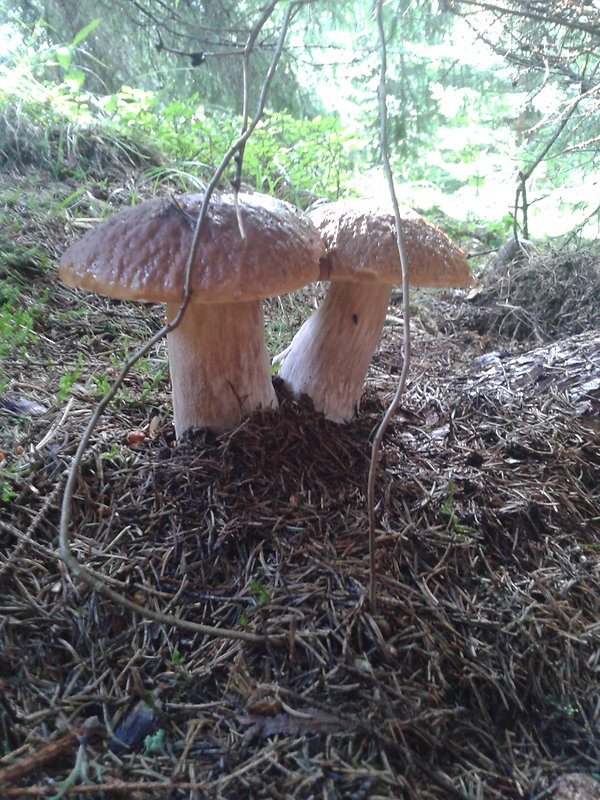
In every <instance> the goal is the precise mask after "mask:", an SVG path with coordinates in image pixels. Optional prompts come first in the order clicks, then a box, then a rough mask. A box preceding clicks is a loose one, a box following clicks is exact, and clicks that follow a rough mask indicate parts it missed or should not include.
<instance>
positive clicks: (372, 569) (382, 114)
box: [367, 0, 410, 611]
mask: <svg viewBox="0 0 600 800" xmlns="http://www.w3.org/2000/svg"><path fill="white" fill-rule="evenodd" d="M382 1H383V0H377V5H376V8H375V13H376V19H377V28H378V31H379V42H380V48H381V66H380V72H379V90H378V94H379V119H380V133H381V157H382V160H383V168H384V172H385V176H386V179H387V183H388V189H389V193H390V197H391V200H392V205H393V207H394V217H395V221H396V243H397V245H398V254H399V256H400V264H401V266H402V316H403V335H404V362H403V364H402V372H401V373H400V380H399V381H398V386H397V388H396V393H395V394H394V397H393V399H392V402H391V403H390V406H389V408H388V410H387V411H386V412H385V415H384V417H383V420H382V421H381V424H380V425H379V428H378V429H377V432H376V433H375V438H374V439H373V446H372V449H371V462H370V464H369V477H368V482H367V503H368V512H369V602H370V604H371V609H372V611H375V608H376V606H377V591H376V580H377V566H376V563H375V475H376V473H377V466H378V464H379V453H380V450H381V442H382V440H383V436H384V434H385V432H386V430H387V427H388V425H389V423H390V420H391V418H392V416H393V415H394V413H395V411H396V408H397V407H398V403H399V402H400V397H401V395H402V392H403V391H404V387H405V386H406V380H407V378H408V370H409V366H410V307H409V296H408V291H409V287H408V261H407V256H406V250H405V247H404V237H403V235H402V232H403V228H402V220H401V218H400V209H399V208H398V198H397V197H396V189H395V186H394V176H393V174H392V168H391V166H390V159H389V154H388V147H387V93H386V74H387V48H386V40H385V31H384V29H383V19H382Z"/></svg>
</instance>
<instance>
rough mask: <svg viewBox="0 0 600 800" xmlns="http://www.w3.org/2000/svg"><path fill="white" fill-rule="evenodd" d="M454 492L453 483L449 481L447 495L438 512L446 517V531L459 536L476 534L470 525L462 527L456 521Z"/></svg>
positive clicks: (454, 485) (454, 486)
mask: <svg viewBox="0 0 600 800" xmlns="http://www.w3.org/2000/svg"><path fill="white" fill-rule="evenodd" d="M455 490H456V484H455V483H454V481H450V482H449V484H448V494H447V495H446V498H445V500H444V501H443V502H442V505H441V507H440V511H441V512H442V514H443V515H444V516H446V517H448V518H449V519H448V530H449V531H452V532H453V533H457V534H459V535H461V536H463V535H465V534H469V533H476V530H475V528H472V527H471V526H470V525H463V524H462V523H461V522H459V521H458V517H457V516H456V512H455V510H454V492H455Z"/></svg>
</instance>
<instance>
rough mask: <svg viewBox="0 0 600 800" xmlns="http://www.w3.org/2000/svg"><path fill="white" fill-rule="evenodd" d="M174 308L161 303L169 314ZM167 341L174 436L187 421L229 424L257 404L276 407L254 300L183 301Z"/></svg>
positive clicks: (185, 427)
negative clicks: (174, 326) (241, 301)
mask: <svg viewBox="0 0 600 800" xmlns="http://www.w3.org/2000/svg"><path fill="white" fill-rule="evenodd" d="M177 310H178V305H177V304H175V303H168V304H167V317H168V319H169V320H171V319H173V318H174V317H175V315H176V313H177ZM167 344H168V350H169V366H170V371H171V382H172V386H173V414H174V423H175V432H176V434H177V437H180V436H181V434H182V433H184V432H185V431H187V430H188V429H189V428H192V427H198V428H211V429H213V430H217V431H219V430H225V429H228V428H233V427H235V425H237V424H238V423H239V422H240V420H241V419H242V418H243V417H245V416H248V415H249V414H251V413H252V412H253V411H256V410H257V409H259V408H277V405H278V403H277V397H276V396H275V391H274V390H273V384H272V381H271V369H270V363H269V354H268V351H267V347H266V345H265V338H264V318H263V312H262V304H261V302H260V300H255V301H252V302H247V303H229V304H221V305H204V304H200V303H193V302H192V303H189V305H188V306H187V308H186V310H185V313H184V315H183V318H182V320H181V322H180V323H179V325H178V326H177V327H176V328H175V330H173V331H172V332H171V333H169V334H168V336H167Z"/></svg>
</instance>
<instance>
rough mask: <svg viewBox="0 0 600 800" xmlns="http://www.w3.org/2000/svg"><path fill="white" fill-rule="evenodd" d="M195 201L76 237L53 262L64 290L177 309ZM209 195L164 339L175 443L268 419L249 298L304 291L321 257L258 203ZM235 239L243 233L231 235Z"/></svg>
mask: <svg viewBox="0 0 600 800" xmlns="http://www.w3.org/2000/svg"><path fill="white" fill-rule="evenodd" d="M203 197H204V196H203V195H201V194H187V195H182V196H180V197H178V198H176V199H169V198H153V199H152V200H147V201H144V202H142V203H140V204H139V205H136V206H133V207H132V208H128V209H126V210H124V211H121V212H119V213H118V214H116V215H115V216H114V217H112V218H111V219H109V220H108V221H107V222H104V223H103V224H102V225H100V226H98V227H97V228H95V229H93V230H92V231H89V232H88V233H86V234H85V235H84V236H83V237H82V238H81V239H80V240H79V241H78V242H76V243H75V244H73V245H72V246H71V247H70V248H69V249H68V250H67V251H66V252H65V253H64V254H63V256H62V258H61V260H60V270H59V275H60V277H61V279H62V280H63V281H64V282H65V283H67V284H69V285H70V286H79V287H82V288H85V289H91V290H93V291H95V292H99V293H100V294H104V295H108V296H109V297H115V298H118V299H121V300H144V301H146V302H165V303H166V304H167V318H168V319H169V320H172V319H173V318H174V317H175V315H176V314H177V311H178V309H179V305H180V303H181V300H182V294H183V288H184V279H185V267H186V263H187V260H188V256H189V252H190V247H191V243H192V235H193V230H194V226H195V222H196V218H197V215H198V213H199V210H200V208H201V204H202V201H203ZM238 210H239V219H240V220H241V225H240V222H239V221H238V215H237V210H236V203H235V199H234V197H233V196H232V195H222V196H216V195H213V196H212V197H211V199H210V203H209V208H208V214H207V217H206V219H205V220H204V223H203V226H202V229H201V232H200V238H199V242H198V247H197V250H196V254H195V259H194V261H193V264H192V269H191V296H190V302H189V304H188V306H187V307H186V310H185V312H184V314H183V317H182V319H181V321H180V323H179V325H178V326H177V327H176V328H175V329H174V330H173V331H172V332H171V333H169V334H168V336H167V344H168V353H169V362H170V372H171V381H172V391H173V410H174V423H175V431H176V434H177V436H178V437H179V436H181V434H182V433H184V432H185V431H186V430H188V429H189V428H191V427H194V426H197V427H202V428H211V429H214V430H223V429H227V428H231V427H233V426H235V425H236V424H237V423H238V422H239V421H240V420H241V418H242V417H243V416H246V415H248V414H250V413H252V412H253V411H255V410H256V409H258V408H261V407H262V408H276V407H277V398H276V396H275V392H274V390H273V385H272V381H271V370H270V364H269V355H268V352H267V348H266V344H265V341H264V330H263V311H262V305H261V298H264V297H268V296H272V295H278V294H282V293H284V292H289V291H292V290H293V289H297V288H298V287H300V286H304V285H305V284H306V283H309V282H311V281H313V280H316V279H317V277H318V272H319V259H320V257H321V256H322V254H323V244H322V240H321V237H320V235H319V233H318V231H317V230H316V228H315V227H314V225H313V223H312V222H310V220H309V219H308V218H307V217H306V216H305V215H303V214H302V213H301V212H300V211H298V210H297V209H296V208H294V206H292V205H290V204H289V203H285V202H283V201H279V200H276V199H275V198H272V197H269V196H267V195H260V194H253V195H249V194H240V195H239V209H238ZM242 231H243V233H242Z"/></svg>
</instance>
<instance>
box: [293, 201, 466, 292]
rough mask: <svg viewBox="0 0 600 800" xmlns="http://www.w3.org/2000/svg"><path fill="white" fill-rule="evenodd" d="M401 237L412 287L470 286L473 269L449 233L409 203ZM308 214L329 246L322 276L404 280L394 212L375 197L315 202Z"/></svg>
mask: <svg viewBox="0 0 600 800" xmlns="http://www.w3.org/2000/svg"><path fill="white" fill-rule="evenodd" d="M400 216H401V219H402V223H403V228H402V235H403V241H404V246H405V249H406V255H407V259H408V263H409V273H408V279H409V282H410V284H411V285H412V286H430V287H441V286H469V285H471V284H472V282H473V278H472V275H471V268H470V267H469V263H468V261H467V259H466V257H465V254H464V253H463V251H462V250H461V249H460V248H459V247H457V245H455V244H454V242H453V241H452V240H451V239H450V237H448V236H446V234H445V233H443V232H442V231H440V230H439V228H436V227H435V225H432V224H431V223H430V222H427V220H426V219H424V217H422V216H421V215H420V214H417V212H416V211H413V210H412V209H411V208H408V207H406V206H404V207H401V208H400ZM309 217H310V218H311V220H312V221H313V222H314V224H315V225H316V226H317V228H318V229H319V230H320V231H321V234H322V236H323V240H324V242H325V247H326V250H327V257H326V260H325V261H324V262H323V268H322V270H321V279H322V280H330V281H353V282H354V281H357V282H365V283H367V282H377V283H387V284H390V285H394V284H395V285H398V284H401V283H402V269H401V266H400V258H399V255H398V246H397V244H396V221H395V217H394V214H393V211H392V210H391V209H390V208H387V207H384V206H382V205H381V204H379V203H378V202H377V201H374V200H367V199H349V200H338V201H336V202H334V203H327V204H325V205H322V206H317V207H316V208H315V209H313V210H312V211H311V212H310V213H309Z"/></svg>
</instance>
